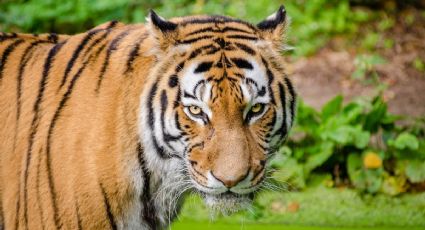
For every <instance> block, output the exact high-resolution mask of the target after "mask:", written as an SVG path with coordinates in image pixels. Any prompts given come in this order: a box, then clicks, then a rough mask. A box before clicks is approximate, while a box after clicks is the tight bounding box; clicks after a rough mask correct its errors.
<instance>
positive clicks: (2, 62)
mask: <svg viewBox="0 0 425 230" xmlns="http://www.w3.org/2000/svg"><path fill="white" fill-rule="evenodd" d="M23 42H24V40H22V39H18V40H16V41H14V42H13V43H11V44H10V45H8V46H7V47H6V49H5V50H4V52H3V55H2V57H1V59H0V84H1V80H2V79H3V71H4V68H5V66H6V63H7V61H8V60H7V59H8V58H9V55H10V54H11V53H12V52H13V50H14V49H15V48H16V47H17V46H19V44H21V43H23Z"/></svg>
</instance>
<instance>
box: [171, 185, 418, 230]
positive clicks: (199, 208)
mask: <svg viewBox="0 0 425 230" xmlns="http://www.w3.org/2000/svg"><path fill="white" fill-rule="evenodd" d="M290 204H299V209H298V210H296V211H294V210H292V211H289V210H288V205H290ZM185 226H193V228H189V229H200V228H201V227H202V229H208V227H210V229H241V227H243V228H242V229H260V228H264V227H265V226H267V229H282V228H283V227H284V226H286V227H285V229H307V230H308V229H326V228H329V227H338V228H341V227H343V228H344V229H359V227H361V229H402V228H403V227H409V229H415V228H418V229H420V228H422V229H423V228H424V227H425V193H419V194H405V195H402V196H399V197H389V196H386V195H376V196H372V195H359V194H358V192H356V191H354V190H350V189H331V188H325V187H317V188H311V189H307V190H305V191H303V192H285V193H278V192H264V193H262V194H260V195H259V197H258V198H257V199H256V201H255V203H254V206H253V209H252V210H251V211H249V212H248V211H246V212H242V213H238V214H235V215H232V216H228V217H219V218H217V219H216V220H215V221H214V222H212V221H211V219H210V215H209V212H208V210H207V209H206V208H205V206H204V205H203V204H202V201H201V200H200V198H198V197H195V196H192V197H189V198H188V200H187V202H186V203H185V205H184V207H183V211H182V213H181V215H180V217H179V220H178V221H177V222H176V223H175V224H174V225H173V228H172V229H183V227H185ZM287 226H313V227H306V228H304V227H303V228H301V227H287ZM314 226H315V227H314ZM185 229H187V228H185Z"/></svg>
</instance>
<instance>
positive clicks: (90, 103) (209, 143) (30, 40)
mask: <svg viewBox="0 0 425 230" xmlns="http://www.w3.org/2000/svg"><path fill="white" fill-rule="evenodd" d="M149 20H150V22H149V23H148V24H147V25H143V24H134V25H124V24H122V23H119V22H115V21H113V22H109V23H105V24H103V25H100V26H98V27H96V28H94V29H92V30H90V31H87V32H85V33H82V34H77V35H73V36H66V35H56V34H45V35H26V34H5V33H1V34H0V154H1V157H0V160H1V162H0V170H1V174H0V175H1V183H0V196H1V201H0V208H1V215H0V216H1V219H0V221H1V222H0V224H1V225H2V226H3V228H4V229H140V228H142V229H161V228H165V227H166V226H168V225H169V223H170V222H171V221H172V220H173V218H174V217H175V216H176V214H177V213H178V209H179V207H180V205H181V202H182V201H183V197H184V194H185V193H186V192H187V191H197V192H199V193H200V194H201V195H202V196H203V197H204V198H205V201H206V203H207V204H208V205H210V206H211V207H213V208H218V209H222V210H224V211H228V210H231V209H238V208H240V207H242V206H241V204H242V203H246V202H248V203H249V201H250V200H251V199H252V193H253V192H254V191H255V190H256V189H257V188H258V187H260V186H261V185H262V183H261V182H262V181H263V179H264V177H265V174H266V162H267V159H269V156H271V154H272V153H273V151H274V149H275V148H276V147H277V146H279V144H280V143H281V142H282V141H283V140H284V138H285V137H286V136H287V133H288V131H289V129H290V127H291V126H292V123H293V120H294V110H295V91H294V88H293V87H292V85H291V82H290V81H289V79H288V78H287V76H286V74H285V70H284V68H283V59H282V57H281V55H280V53H279V52H280V47H279V46H280V45H281V43H282V40H281V39H282V34H283V32H284V30H285V23H286V22H285V11H284V9H283V8H280V9H279V11H278V12H277V13H276V14H274V15H272V16H270V17H269V18H268V19H266V20H264V21H263V22H261V23H259V24H258V25H257V26H254V25H251V24H249V23H246V22H244V21H240V20H237V19H233V18H228V17H224V16H192V17H183V18H175V19H171V20H170V21H166V20H164V19H162V18H160V17H159V16H157V15H156V14H155V13H154V12H151V14H150V17H149ZM256 104H261V105H260V107H259V108H260V109H261V110H259V111H258V112H257V113H254V112H252V111H254V109H253V108H254V105H256ZM191 106H196V108H199V109H201V111H202V112H201V113H200V114H193V113H191V112H190V111H192V110H191V109H192V108H191Z"/></svg>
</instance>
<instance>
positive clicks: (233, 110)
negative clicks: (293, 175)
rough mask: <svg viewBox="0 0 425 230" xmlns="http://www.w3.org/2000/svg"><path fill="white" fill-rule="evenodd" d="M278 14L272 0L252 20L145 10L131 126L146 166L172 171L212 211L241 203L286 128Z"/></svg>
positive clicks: (287, 93) (288, 100)
mask: <svg viewBox="0 0 425 230" xmlns="http://www.w3.org/2000/svg"><path fill="white" fill-rule="evenodd" d="M285 15H286V12H285V9H284V8H283V7H280V9H279V10H278V11H277V12H276V13H275V14H273V15H271V16H269V17H268V18H267V19H265V20H264V21H262V22H260V23H259V24H257V25H256V26H255V25H252V24H249V23H247V22H244V21H240V20H237V19H233V18H229V17H224V16H192V17H183V18H176V19H171V20H169V21H167V20H165V19H163V18H161V17H159V16H158V15H156V14H155V13H154V12H153V11H152V12H151V13H150V16H149V20H150V23H149V27H150V28H149V29H150V33H151V34H152V36H153V37H154V41H155V43H156V45H155V47H156V48H155V49H154V50H153V51H152V52H153V53H155V55H156V60H157V63H156V65H155V67H154V69H153V70H152V74H151V75H150V76H148V80H147V81H148V83H147V84H146V88H145V91H144V93H143V94H142V107H141V120H142V124H141V126H140V130H141V131H140V132H141V135H142V140H143V144H144V148H145V152H146V154H147V155H149V156H150V157H149V159H148V161H149V162H148V163H149V164H150V165H151V166H152V167H157V168H162V170H163V171H167V172H168V173H169V175H172V174H177V175H181V176H182V178H184V179H182V180H184V181H186V182H187V183H186V185H187V184H188V185H189V186H187V187H192V188H194V189H195V190H196V191H198V192H199V193H200V194H202V195H203V197H204V198H205V201H206V203H207V204H208V205H210V206H212V207H213V208H218V209H222V210H227V211H232V210H236V209H239V208H241V207H242V206H244V205H245V204H246V203H249V201H250V200H251V199H252V194H253V192H255V191H256V190H257V189H258V188H259V187H260V186H261V184H262V181H263V180H264V178H265V176H266V171H267V168H266V165H267V161H268V159H269V158H270V156H271V154H272V153H273V152H274V150H276V148H277V147H278V146H279V145H280V144H281V143H282V141H283V140H284V139H285V137H286V136H287V134H288V131H289V129H290V127H291V126H292V122H293V119H294V106H295V92H294V89H293V87H292V85H291V83H290V81H289V79H288V78H287V76H286V73H285V69H284V64H283V58H282V56H281V53H280V52H281V51H282V43H283V41H282V39H283V34H284V32H285V29H286V27H285V25H286V19H285V18H286V17H285ZM185 188H186V187H185Z"/></svg>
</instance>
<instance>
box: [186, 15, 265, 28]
mask: <svg viewBox="0 0 425 230" xmlns="http://www.w3.org/2000/svg"><path fill="white" fill-rule="evenodd" d="M226 22H236V23H240V24H242V25H245V26H247V27H249V28H250V29H252V30H253V31H256V30H257V29H256V28H255V27H254V26H253V25H251V24H250V23H248V22H245V21H242V20H239V19H235V18H229V17H226V16H221V15H213V16H209V17H207V18H192V19H189V20H186V21H183V22H181V23H179V26H186V25H188V24H189V25H190V24H208V23H221V24H222V23H226Z"/></svg>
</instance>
